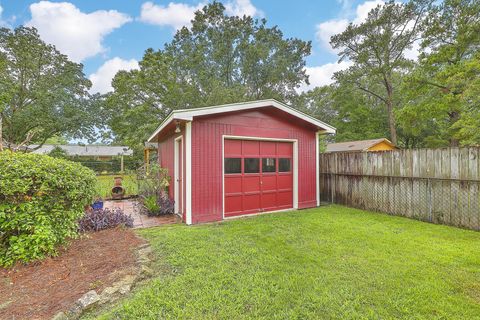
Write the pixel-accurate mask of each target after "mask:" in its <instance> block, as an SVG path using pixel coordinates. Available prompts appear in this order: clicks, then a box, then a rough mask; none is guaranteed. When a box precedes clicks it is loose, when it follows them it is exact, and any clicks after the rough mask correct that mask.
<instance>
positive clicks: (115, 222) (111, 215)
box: [78, 208, 133, 232]
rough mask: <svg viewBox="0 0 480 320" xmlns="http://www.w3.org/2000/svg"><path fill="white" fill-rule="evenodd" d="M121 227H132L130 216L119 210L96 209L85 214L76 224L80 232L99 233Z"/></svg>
mask: <svg viewBox="0 0 480 320" xmlns="http://www.w3.org/2000/svg"><path fill="white" fill-rule="evenodd" d="M120 225H123V226H125V227H128V228H131V227H133V218H132V216H130V215H128V214H125V213H124V212H123V211H122V210H121V209H118V208H116V209H96V210H92V211H90V212H86V213H85V215H84V216H83V217H82V218H81V219H80V220H79V222H78V230H79V231H80V232H89V231H100V230H104V229H110V228H115V227H117V226H120Z"/></svg>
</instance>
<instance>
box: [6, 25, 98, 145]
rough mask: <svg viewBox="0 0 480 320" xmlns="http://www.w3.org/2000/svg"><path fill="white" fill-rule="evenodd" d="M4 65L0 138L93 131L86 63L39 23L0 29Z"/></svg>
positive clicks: (24, 139)
mask: <svg viewBox="0 0 480 320" xmlns="http://www.w3.org/2000/svg"><path fill="white" fill-rule="evenodd" d="M0 68H1V71H2V72H1V73H0V92H1V94H0V119H1V120H2V121H1V122H2V124H3V134H2V135H1V136H0V141H6V143H7V147H8V148H17V149H18V148H20V147H21V146H23V145H26V144H29V143H39V144H43V143H44V142H45V141H46V140H47V139H48V138H50V137H53V136H56V135H63V136H69V137H74V138H75V137H85V136H87V137H88V136H90V137H91V136H93V135H94V124H95V114H94V110H93V108H92V101H90V100H89V99H88V98H89V95H88V92H87V90H88V88H89V87H90V86H91V83H90V81H89V80H88V79H86V78H85V75H84V74H83V71H82V69H83V68H82V65H80V64H77V63H74V62H71V61H69V60H68V58H67V57H66V56H65V55H63V54H61V53H60V52H58V51H57V50H56V49H55V47H54V46H52V45H49V44H46V43H44V42H43V41H42V40H41V39H40V36H39V35H38V33H37V31H36V29H34V28H27V27H23V26H21V27H18V28H16V29H15V30H10V29H6V28H1V29H0ZM0 133H2V131H0Z"/></svg>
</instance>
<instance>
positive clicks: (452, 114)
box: [448, 111, 460, 147]
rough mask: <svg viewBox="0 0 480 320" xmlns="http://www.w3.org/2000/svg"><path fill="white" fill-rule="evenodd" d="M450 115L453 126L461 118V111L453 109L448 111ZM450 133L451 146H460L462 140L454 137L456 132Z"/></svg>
mask: <svg viewBox="0 0 480 320" xmlns="http://www.w3.org/2000/svg"><path fill="white" fill-rule="evenodd" d="M448 117H449V118H450V125H451V126H452V125H453V124H455V123H456V122H457V121H458V120H459V119H460V113H459V112H457V111H452V112H449V113H448ZM450 135H451V137H450V147H459V146H460V141H459V140H458V139H457V138H454V133H451V134H450Z"/></svg>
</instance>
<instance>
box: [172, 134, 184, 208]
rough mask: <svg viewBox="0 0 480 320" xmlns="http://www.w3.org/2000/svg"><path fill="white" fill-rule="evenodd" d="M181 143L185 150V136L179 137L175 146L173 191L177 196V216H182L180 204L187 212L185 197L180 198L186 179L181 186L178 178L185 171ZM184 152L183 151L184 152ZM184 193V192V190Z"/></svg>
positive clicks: (175, 141)
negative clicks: (184, 202)
mask: <svg viewBox="0 0 480 320" xmlns="http://www.w3.org/2000/svg"><path fill="white" fill-rule="evenodd" d="M179 141H181V142H182V144H181V148H182V149H183V136H179V137H177V138H175V140H174V146H173V183H174V185H173V190H174V195H175V205H174V206H175V213H176V214H181V212H179V211H180V206H179V204H180V203H182V206H181V207H182V209H183V210H185V207H184V206H183V196H182V198H180V188H183V182H184V181H185V179H183V181H182V183H181V184H180V183H179V182H178V178H179V176H180V170H183V157H181V158H180V150H179V149H178V147H179V145H178V142H179ZM182 151H183V150H182ZM182 192H183V190H182Z"/></svg>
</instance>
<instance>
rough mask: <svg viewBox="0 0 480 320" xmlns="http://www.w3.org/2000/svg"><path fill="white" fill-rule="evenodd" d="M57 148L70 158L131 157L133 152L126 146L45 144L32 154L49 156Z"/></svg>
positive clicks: (32, 147) (31, 147)
mask: <svg viewBox="0 0 480 320" xmlns="http://www.w3.org/2000/svg"><path fill="white" fill-rule="evenodd" d="M36 147H38V145H30V146H28V148H29V149H34V148H36ZM55 147H59V148H61V149H62V150H64V151H65V152H66V153H67V155H69V156H83V157H89V156H90V157H91V156H93V157H102V156H103V157H111V156H121V155H123V156H131V155H132V154H133V151H132V150H131V149H130V148H128V147H126V146H101V145H84V146H82V145H52V144H44V145H43V146H41V147H40V148H38V149H36V150H33V151H32V153H39V154H48V153H50V152H51V151H52V150H53V149H55Z"/></svg>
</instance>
